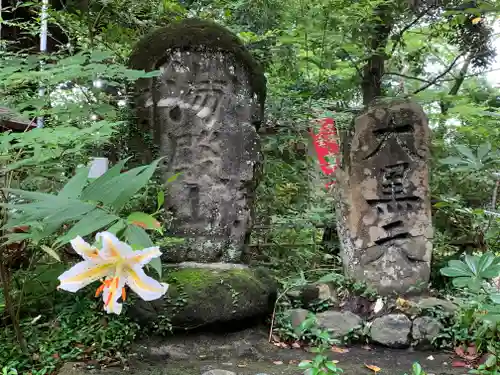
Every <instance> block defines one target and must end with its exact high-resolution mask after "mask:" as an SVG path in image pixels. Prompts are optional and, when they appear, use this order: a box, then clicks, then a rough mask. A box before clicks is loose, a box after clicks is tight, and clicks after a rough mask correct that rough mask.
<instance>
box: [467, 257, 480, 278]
mask: <svg viewBox="0 0 500 375" xmlns="http://www.w3.org/2000/svg"><path fill="white" fill-rule="evenodd" d="M464 259H465V263H466V264H467V266H468V267H469V269H470V271H471V272H472V273H473V274H474V275H476V276H477V275H478V272H477V264H478V261H479V257H477V256H475V255H469V254H465V257H464Z"/></svg>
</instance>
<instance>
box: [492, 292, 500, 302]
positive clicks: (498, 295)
mask: <svg viewBox="0 0 500 375" xmlns="http://www.w3.org/2000/svg"><path fill="white" fill-rule="evenodd" d="M490 299H491V300H492V301H493V303H496V304H500V293H491V294H490Z"/></svg>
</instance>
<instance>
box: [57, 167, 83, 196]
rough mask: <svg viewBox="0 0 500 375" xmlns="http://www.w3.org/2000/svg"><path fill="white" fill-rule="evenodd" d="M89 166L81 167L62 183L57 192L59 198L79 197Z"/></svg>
mask: <svg viewBox="0 0 500 375" xmlns="http://www.w3.org/2000/svg"><path fill="white" fill-rule="evenodd" d="M88 175H89V168H81V169H80V170H78V171H77V172H76V174H75V175H74V176H73V177H72V178H71V179H70V180H69V181H68V182H67V183H66V185H64V187H63V188H62V189H61V191H60V192H59V194H57V196H58V197H60V198H79V197H80V195H81V194H82V191H83V188H84V187H85V184H86V183H87V180H88V177H87V176H88Z"/></svg>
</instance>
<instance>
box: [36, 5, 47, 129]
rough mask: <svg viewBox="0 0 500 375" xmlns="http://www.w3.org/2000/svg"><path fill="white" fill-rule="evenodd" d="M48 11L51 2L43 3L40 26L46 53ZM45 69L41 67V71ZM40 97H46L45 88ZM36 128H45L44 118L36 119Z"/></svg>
mask: <svg viewBox="0 0 500 375" xmlns="http://www.w3.org/2000/svg"><path fill="white" fill-rule="evenodd" d="M48 10H49V0H43V1H42V14H41V17H40V19H41V25H40V52H41V53H45V52H46V51H47V32H48V22H47V18H48ZM42 68H43V67H42V66H40V69H42ZM38 95H39V96H44V95H45V88H44V87H43V86H41V87H40V88H39V89H38ZM36 127H37V128H43V117H42V116H40V117H38V118H37V119H36Z"/></svg>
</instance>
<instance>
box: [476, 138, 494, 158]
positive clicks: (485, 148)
mask: <svg viewBox="0 0 500 375" xmlns="http://www.w3.org/2000/svg"><path fill="white" fill-rule="evenodd" d="M490 151H491V143H489V142H486V143H483V144H482V145H481V146H479V148H478V149H477V158H478V159H479V160H481V161H483V159H484V157H485V156H486V155H488V154H489V152H490Z"/></svg>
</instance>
